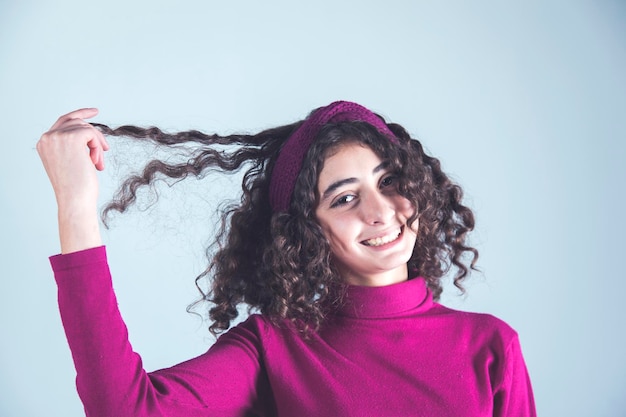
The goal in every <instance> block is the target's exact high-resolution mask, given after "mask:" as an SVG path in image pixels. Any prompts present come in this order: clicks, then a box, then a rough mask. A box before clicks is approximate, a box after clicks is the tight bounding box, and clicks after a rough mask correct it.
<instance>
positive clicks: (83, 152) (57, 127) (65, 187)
mask: <svg viewBox="0 0 626 417" xmlns="http://www.w3.org/2000/svg"><path fill="white" fill-rule="evenodd" d="M97 114H98V110H97V109H80V110H76V111H73V112H71V113H68V114H66V115H64V116H61V117H60V118H59V119H58V120H57V121H56V123H55V124H54V125H52V127H51V128H50V130H48V131H47V132H46V133H44V134H43V135H42V136H41V139H40V140H39V142H38V143H37V152H39V156H40V158H41V160H42V162H43V165H44V167H45V169H46V172H47V174H48V178H49V179H50V183H51V184H52V188H53V189H54V195H55V197H56V200H57V206H58V209H59V235H60V238H61V252H62V253H69V252H75V251H78V250H82V249H87V248H90V247H95V246H100V245H101V244H102V243H101V239H100V229H99V222H98V215H97V200H98V178H97V175H96V169H97V170H103V169H104V152H105V151H106V150H108V149H109V145H108V143H107V142H106V139H105V138H104V135H103V134H102V133H101V132H100V131H99V130H98V129H96V128H94V127H93V126H91V125H90V124H89V123H87V122H86V121H85V120H84V119H88V118H91V117H94V116H95V115H97Z"/></svg>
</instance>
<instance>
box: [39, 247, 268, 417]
mask: <svg viewBox="0 0 626 417" xmlns="http://www.w3.org/2000/svg"><path fill="white" fill-rule="evenodd" d="M50 262H51V264H52V268H53V270H54V274H55V279H56V281H57V286H58V300H59V310H60V312H61V319H62V322H63V327H64V329H65V333H66V336H67V340H68V343H69V347H70V350H71V352H72V357H73V360H74V365H75V367H76V372H77V377H76V385H77V390H78V393H79V396H80V398H81V400H82V402H83V404H84V407H85V412H86V415H87V416H89V417H94V416H98V417H100V416H102V417H104V416H111V417H112V416H115V417H125V416H133V417H143V416H172V417H174V416H186V417H192V416H200V415H202V416H207V415H219V416H253V415H258V414H263V408H264V407H267V406H269V405H268V404H269V402H268V401H269V400H268V399H269V398H271V395H270V394H269V393H267V392H266V391H267V390H269V388H268V385H269V384H268V383H267V377H266V376H265V372H264V371H263V366H262V361H261V353H260V352H261V345H260V340H259V334H260V321H259V320H256V321H255V320H248V321H247V322H245V323H243V324H242V325H240V326H237V327H236V328H234V329H231V331H229V332H228V333H226V334H224V335H222V336H221V337H220V338H219V339H218V341H217V342H216V343H215V344H214V345H213V346H212V347H211V348H210V349H209V350H208V352H206V353H205V354H203V355H201V356H199V357H197V358H194V359H191V360H189V361H186V362H183V363H181V364H179V365H176V366H173V367H171V368H168V369H162V370H160V371H156V372H153V373H147V372H146V371H144V369H143V366H142V361H141V358H140V356H139V355H138V354H137V353H135V352H133V350H132V347H131V344H130V342H129V340H128V332H127V329H126V325H125V324H124V322H123V320H122V317H121V315H120V312H119V309H118V306H117V300H116V297H115V294H114V291H113V287H112V282H111V275H110V272H109V267H108V263H107V257H106V251H105V248H104V247H99V248H93V249H88V250H85V251H81V252H76V253H71V254H66V255H57V256H53V257H51V258H50Z"/></svg>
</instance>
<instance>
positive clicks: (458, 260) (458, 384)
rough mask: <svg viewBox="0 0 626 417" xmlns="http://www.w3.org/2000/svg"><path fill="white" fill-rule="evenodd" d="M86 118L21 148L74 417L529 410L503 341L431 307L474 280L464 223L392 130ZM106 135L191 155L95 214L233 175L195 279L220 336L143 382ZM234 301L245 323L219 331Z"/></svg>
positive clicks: (491, 327)
mask: <svg viewBox="0 0 626 417" xmlns="http://www.w3.org/2000/svg"><path fill="white" fill-rule="evenodd" d="M96 113H97V111H96V110H95V109H82V110H77V111H75V112H73V113H70V114H68V115H65V116H62V117H61V118H60V119H59V120H58V121H57V122H56V123H55V124H54V125H53V126H52V128H51V129H50V130H49V131H48V132H47V133H45V134H44V135H43V136H42V138H41V140H40V141H39V143H38V146H37V149H38V151H39V153H40V155H41V158H42V161H43V163H44V166H45V168H46V171H47V173H48V176H49V177H50V181H51V183H52V186H53V188H54V191H55V194H56V197H57V204H58V207H59V231H60V239H61V251H62V254H61V255H57V256H53V257H52V258H51V262H52V266H53V269H54V271H55V278H56V281H57V284H58V287H59V308H60V311H61V316H62V319H63V325H64V328H65V331H66V335H67V338H68V342H69V345H70V349H71V350H72V356H73V359H74V362H75V366H76V369H77V373H78V376H77V387H78V392H79V394H80V396H81V399H82V401H83V403H84V405H85V409H86V410H87V414H88V415H98V416H130V415H132V416H156V415H163V416H165V415H167V416H204V415H220V416H253V415H254V416H261V415H263V416H271V415H272V416H273V415H279V416H292V415H298V416H321V415H323V416H331V415H333V416H334V415H355V416H367V415H375V416H398V415H403V416H404V415H416V416H455V417H458V416H473V417H475V416H534V415H535V410H534V402H533V395H532V390H531V386H530V382H529V378H528V374H527V372H526V367H525V365H524V360H523V357H522V354H521V348H520V345H519V341H518V338H517V334H516V333H515V331H514V330H512V329H511V328H510V327H509V326H508V325H506V324H505V323H503V322H502V321H500V320H498V319H496V318H494V317H493V316H490V315H486V314H475V313H464V312H460V311H455V310H451V309H448V308H446V307H443V306H442V305H440V304H438V303H437V302H436V300H437V299H438V297H439V295H440V294H441V291H442V284H441V280H442V278H443V276H444V275H445V274H446V273H447V272H448V270H449V269H450V268H451V267H454V268H455V269H456V275H455V284H456V285H457V286H459V287H461V282H462V281H463V280H464V279H465V278H466V276H467V274H468V272H469V271H470V269H471V268H472V267H473V264H474V262H475V260H476V256H477V252H476V250H475V249H473V248H472V247H470V246H468V245H467V244H466V238H467V234H468V233H469V232H470V231H471V230H472V229H473V226H474V217H473V215H472V212H471V210H470V209H469V208H467V207H465V206H464V205H463V204H462V191H461V189H460V187H459V186H458V185H456V184H454V183H452V182H451V181H450V180H449V179H448V177H447V176H446V175H445V174H444V173H443V172H442V170H441V168H440V166H439V161H438V160H437V159H435V158H432V157H430V156H428V155H426V154H425V153H424V151H423V148H422V146H421V144H420V143H419V141H417V140H414V139H412V138H411V137H410V136H409V134H408V133H407V132H406V131H405V130H404V128H402V127H401V126H400V125H398V124H393V123H389V124H388V123H385V121H384V120H383V119H382V118H380V117H379V116H377V115H376V114H374V113H372V112H371V111H369V110H368V109H366V108H365V107H363V106H360V105H358V104H356V103H351V102H345V101H339V102H334V103H331V104H330V105H328V106H326V107H322V108H319V109H316V110H314V111H313V112H312V113H311V114H310V115H309V116H308V117H307V118H306V119H304V120H302V121H300V122H297V123H294V124H291V125H286V126H281V127H277V128H274V129H269V130H266V131H263V132H260V133H258V134H255V135H230V136H219V135H206V134H203V133H201V132H198V131H189V132H180V133H176V134H166V133H164V132H162V131H161V130H159V129H157V128H148V129H143V128H138V127H135V126H122V127H119V128H116V129H111V128H109V127H107V126H104V125H99V124H90V123H88V122H86V121H85V119H88V118H90V117H93V116H95V115H96ZM105 135H109V136H129V137H133V138H137V139H149V140H152V141H155V142H156V143H159V144H163V145H167V146H180V145H181V144H186V143H193V144H196V145H199V150H198V151H197V153H196V154H195V155H194V156H193V157H192V158H191V159H189V161H188V162H185V163H180V164H169V163H166V162H163V161H160V160H155V161H152V162H150V163H149V164H148V165H147V166H146V167H145V169H144V171H143V173H142V174H140V175H138V176H135V177H131V178H129V179H128V180H127V181H126V182H125V183H124V184H123V185H122V187H121V189H120V192H119V194H118V197H117V198H116V199H115V200H114V201H112V202H111V203H110V204H109V205H108V206H107V208H106V209H105V212H104V215H105V216H106V214H107V213H109V212H110V211H111V210H118V211H124V210H125V209H126V208H127V207H128V206H129V205H130V204H132V203H133V201H134V200H135V196H136V192H137V189H138V188H139V187H141V186H144V185H148V184H151V183H152V182H153V181H155V179H157V178H159V177H160V176H167V177H170V178H176V179H178V178H185V177H187V176H188V175H195V176H200V175H202V174H203V173H204V172H206V171H207V170H210V169H212V170H215V169H221V170H223V171H235V170H239V169H240V168H241V167H242V166H244V165H246V166H247V167H248V170H247V172H246V174H245V175H244V179H243V184H242V186H243V195H242V198H241V203H240V204H239V205H236V206H234V207H231V208H230V209H228V210H227V211H225V212H224V213H223V224H222V230H221V232H220V233H219V234H218V236H217V238H216V240H217V243H218V247H219V250H218V251H217V253H216V254H215V256H214V257H213V259H212V260H211V263H210V265H209V266H208V268H207V270H206V271H205V273H204V274H202V276H201V277H199V278H198V279H200V278H207V279H209V280H210V282H211V291H210V293H209V294H204V293H203V297H202V301H208V302H209V303H210V305H211V307H210V310H209V315H210V318H211V319H212V321H213V324H212V325H211V327H210V330H211V331H212V332H213V333H222V332H224V334H222V335H221V336H220V337H219V339H218V341H217V342H216V343H215V344H214V345H213V346H212V347H211V348H210V349H209V350H208V351H207V352H206V353H205V354H203V355H201V356H199V357H197V358H194V359H191V360H189V361H187V362H184V363H181V364H178V365H175V366H173V367H171V368H167V369H162V370H159V371H155V372H151V373H147V372H146V371H144V370H143V368H142V365H141V360H140V358H139V356H138V355H137V354H136V353H134V352H133V351H132V348H131V346H130V343H129V341H128V335H127V331H126V328H125V325H124V322H123V320H122V318H121V315H120V313H119V310H118V307H117V301H116V298H115V294H114V292H113V289H112V288H113V286H112V282H111V277H110V272H109V267H108V264H107V260H106V253H105V249H104V247H103V246H101V239H100V235H99V231H98V221H97V215H96V209H95V207H96V198H97V186H98V184H97V177H96V176H95V175H94V172H95V169H104V157H103V155H104V151H106V150H107V149H108V147H109V145H108V142H107V141H106V139H105ZM222 145H228V147H227V148H226V151H224V148H223V146H222ZM85 147H88V148H89V150H90V152H89V153H88V154H87V153H85V152H84V150H85ZM465 254H470V255H473V257H471V256H470V258H471V262H470V263H469V264H467V263H465V262H464V259H466V257H465V256H464V255H465ZM240 304H246V305H248V306H249V307H251V308H254V309H256V310H257V311H258V312H259V314H253V315H251V316H250V317H249V318H248V319H247V320H246V321H245V322H243V323H241V324H239V325H237V326H235V327H231V323H232V321H233V320H234V319H235V318H236V317H237V314H238V307H239V305H240Z"/></svg>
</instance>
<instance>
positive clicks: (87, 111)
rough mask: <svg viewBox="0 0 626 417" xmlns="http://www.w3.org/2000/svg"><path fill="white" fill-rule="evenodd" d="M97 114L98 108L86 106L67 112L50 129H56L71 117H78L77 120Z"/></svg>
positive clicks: (71, 118)
mask: <svg viewBox="0 0 626 417" xmlns="http://www.w3.org/2000/svg"><path fill="white" fill-rule="evenodd" d="M97 115H98V109H97V108H95V107H86V108H84V109H78V110H74V111H72V112H69V113H67V114H64V115H63V116H61V117H59V118H58V119H57V121H56V122H55V123H54V124H53V125H52V127H51V128H50V131H53V130H56V129H58V128H59V127H60V126H61V125H62V124H64V123H66V122H67V121H70V120H73V119H79V120H83V119H91V118H92V117H95V116H97Z"/></svg>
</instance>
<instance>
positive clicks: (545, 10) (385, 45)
mask: <svg viewBox="0 0 626 417" xmlns="http://www.w3.org/2000/svg"><path fill="white" fill-rule="evenodd" d="M624 74H626V5H625V3H624V2H622V1H608V0H606V1H595V2H592V1H565V0H563V1H529V2H528V1H510V2H509V1H500V2H498V1H473V2H466V1H439V2H435V1H430V2H427V1H413V2H411V1H386V2H373V1H344V2H341V1H327V0H323V1H319V0H318V1H315V2H307V3H306V4H299V3H297V2H289V1H282V2H281V1H265V2H255V1H236V2H235V1H233V2H225V1H221V2H215V1H204V2H200V1H198V2H171V3H167V2H160V1H135V2H132V1H120V0H115V1H106V2H105V1H100V2H98V3H94V2H88V1H69V0H63V1H55V2H45V1H39V2H36V1H17V0H14V1H7V0H4V1H2V2H0V118H1V120H0V138H1V144H2V145H1V146H2V148H1V150H0V169H1V170H2V171H1V176H0V189H1V194H0V195H1V198H2V202H1V206H0V207H1V210H2V212H1V213H2V215H1V216H0V221H1V222H2V223H1V236H2V237H1V239H2V251H1V252H0V253H1V255H0V256H1V262H2V270H3V271H2V283H1V287H0V288H1V290H0V326H1V327H0V335H1V336H0V350H1V352H0V415H1V416H22V417H25V416H41V415H51V416H69V417H71V416H80V415H83V411H82V406H81V404H80V401H79V399H78V396H77V395H76V393H75V387H74V369H73V365H72V361H71V356H70V353H69V350H68V348H67V345H66V342H65V339H64V334H63V330H62V326H61V323H60V320H59V315H58V310H57V307H56V295H55V291H56V290H55V284H54V281H53V278H52V274H51V271H50V268H49V265H48V260H47V256H49V255H51V254H54V253H56V252H57V251H58V243H57V232H56V223H55V222H56V208H55V203H54V197H53V194H52V191H51V189H50V187H49V185H48V183H47V178H46V176H45V173H44V171H43V169H42V167H41V164H40V162H39V159H38V157H37V154H36V151H35V143H36V141H37V140H38V138H39V136H40V135H41V133H43V132H44V131H45V130H47V128H48V127H49V126H50V125H51V124H52V123H53V122H54V121H55V120H56V118H57V117H58V116H59V115H60V114H63V113H66V112H68V111H70V110H73V109H75V108H77V107H84V106H96V107H99V108H100V110H101V115H100V116H99V117H98V118H97V121H100V122H104V123H110V124H112V125H118V124H122V123H135V124H144V125H146V124H157V125H159V126H162V127H164V128H167V129H188V128H200V129H203V130H207V131H217V132H222V133H228V132H234V131H256V130H258V129H261V128H266V127H270V126H274V125H278V124H284V123H289V122H292V121H295V120H297V119H300V118H302V117H304V116H305V115H306V114H307V112H308V111H309V110H311V109H312V108H314V107H317V106H320V105H324V104H327V103H328V102H330V101H333V100H336V99H348V100H354V101H358V102H361V103H362V104H364V105H366V106H368V107H370V108H372V109H373V110H375V111H378V112H380V113H381V114H383V115H385V116H387V117H388V118H389V119H390V120H391V121H395V122H399V123H401V124H403V125H404V126H405V127H407V129H408V130H409V131H410V132H411V133H412V134H413V135H415V136H417V137H419V138H421V139H422V141H423V143H424V144H425V145H426V147H427V148H428V149H429V150H430V151H431V152H432V153H433V154H434V155H436V156H438V157H439V158H440V159H441V161H442V163H443V166H444V168H445V169H447V171H448V172H449V173H450V174H451V175H452V176H453V177H454V178H456V179H457V180H458V181H460V183H461V184H462V185H463V186H464V187H465V189H466V192H467V197H468V200H467V201H468V203H469V204H470V205H471V206H472V207H473V208H474V209H475V210H476V215H477V221H478V228H477V232H476V234H475V235H474V238H473V239H474V240H473V241H474V243H475V244H476V245H477V246H478V248H479V249H480V251H481V258H480V267H481V268H482V271H483V273H482V274H475V275H474V277H473V279H472V280H471V281H470V282H469V284H468V287H469V292H468V295H467V296H466V297H460V298H459V297H457V296H456V295H455V293H454V290H450V291H449V295H447V296H446V297H445V302H446V303H447V304H449V305H452V306H455V307H458V308H463V309H468V310H476V311H486V312H490V313H493V314H495V315H497V316H499V317H501V318H503V319H504V320H506V321H507V322H509V323H510V324H511V325H512V326H513V327H515V328H516V329H517V330H518V331H519V333H520V336H521V340H522V346H523V349H524V353H525V357H526V361H527V365H528V368H529V371H530V374H531V377H532V380H533V384H534V388H535V395H536V400H537V408H538V411H539V415H541V416H570V417H572V416H595V417H600V416H607V417H608V416H623V415H626V395H624V393H625V392H626V355H625V354H624V352H625V348H624V346H625V341H626V340H625V338H624V332H625V330H626V326H625V325H624V319H626V307H625V305H626V303H625V302H624V298H625V297H626V276H625V272H624V271H625V268H624V261H625V257H624V249H625V248H624V246H625V245H624V236H625V235H626V226H625V220H624V214H623V210H624V203H625V199H624V196H623V193H624V185H623V181H624V179H625V177H626V175H625V168H624V160H625V157H626V145H625V140H626V77H625V75H624ZM112 145H113V148H114V150H113V151H112V152H111V155H109V156H110V158H109V170H108V171H107V172H105V173H104V174H103V175H102V176H101V178H102V201H103V202H104V201H106V199H107V198H109V197H110V196H111V193H112V191H113V187H114V185H115V183H116V182H117V181H119V179H120V177H121V176H122V175H123V174H124V172H127V170H128V169H132V165H133V164H137V165H138V164H140V163H141V162H142V161H145V159H146V158H148V157H149V155H145V154H140V153H137V152H136V147H133V146H130V145H128V144H124V143H120V142H119V141H117V140H114V141H112ZM234 181H235V182H224V180H223V179H216V178H213V177H210V178H206V179H205V180H203V181H200V182H198V181H193V180H191V181H187V182H185V183H184V184H180V186H179V187H175V188H173V189H165V191H166V192H165V193H164V196H163V198H162V199H161V201H160V202H159V204H157V205H156V206H154V207H153V208H151V209H148V210H147V211H141V210H133V211H132V212H131V213H130V214H128V215H125V216H117V217H115V218H114V220H113V223H112V228H111V230H109V231H107V232H105V236H104V238H105V240H106V243H107V245H108V248H109V255H110V261H111V264H112V269H113V273H114V280H115V287H116V291H117V293H118V297H119V301H120V306H121V309H122V313H123V314H124V317H125V318H126V321H127V324H128V326H129V329H130V334H131V341H132V343H133V345H134V347H135V349H136V350H137V351H138V352H140V353H141V354H142V356H143V359H144V363H145V366H146V368H147V369H149V370H151V369H155V368H159V367H164V366H168V365H171V364H174V363H177V362H180V361H182V360H184V359H187V358H189V357H191V356H193V355H197V354H199V353H201V352H203V351H204V350H205V349H206V348H207V347H208V346H209V344H210V343H211V339H210V338H209V337H208V336H207V332H206V331H205V327H206V326H205V325H206V324H205V323H201V322H200V321H199V320H198V319H197V318H195V317H194V316H191V315H189V314H187V313H186V312H185V307H186V306H187V304H189V303H190V302H192V301H193V300H194V299H195V297H196V293H195V289H194V287H193V279H194V276H195V275H196V274H198V273H199V272H201V270H202V268H203V267H204V264H205V263H204V259H203V257H202V256H203V255H202V253H203V246H204V244H205V243H206V241H207V239H208V238H209V237H210V235H211V233H212V226H213V224H214V217H213V213H214V210H215V207H216V201H217V200H219V199H220V198H223V196H228V195H232V193H233V192H234V191H235V190H236V178H235V179H234ZM149 201H150V197H149V196H147V197H146V199H144V201H143V203H142V206H144V207H145V206H147V205H148V203H149Z"/></svg>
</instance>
